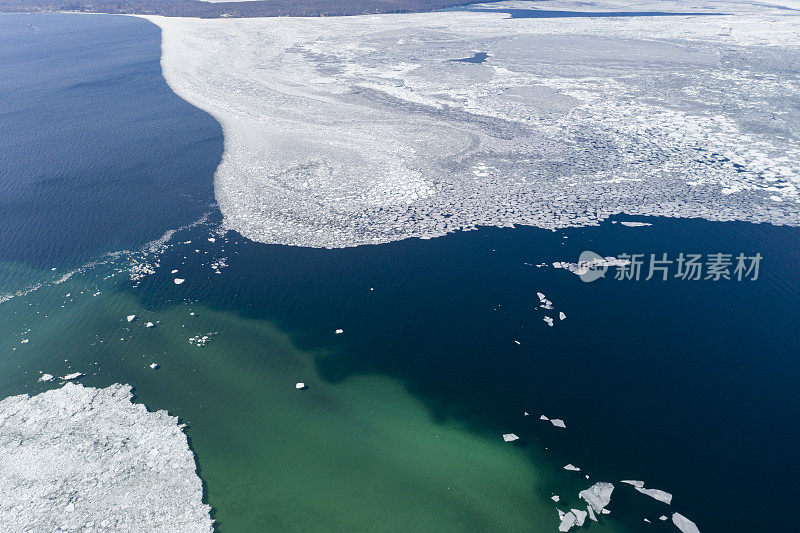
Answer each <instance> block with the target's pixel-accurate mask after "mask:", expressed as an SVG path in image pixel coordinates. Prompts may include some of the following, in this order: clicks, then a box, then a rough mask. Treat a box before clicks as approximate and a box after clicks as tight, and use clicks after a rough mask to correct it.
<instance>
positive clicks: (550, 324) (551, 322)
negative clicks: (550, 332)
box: [542, 316, 553, 328]
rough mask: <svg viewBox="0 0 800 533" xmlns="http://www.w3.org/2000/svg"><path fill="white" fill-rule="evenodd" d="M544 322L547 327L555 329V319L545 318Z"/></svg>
mask: <svg viewBox="0 0 800 533" xmlns="http://www.w3.org/2000/svg"><path fill="white" fill-rule="evenodd" d="M542 320H544V321H545V322H546V323H547V325H548V326H550V327H551V328H552V327H553V319H552V317H549V316H545V317H543V318H542Z"/></svg>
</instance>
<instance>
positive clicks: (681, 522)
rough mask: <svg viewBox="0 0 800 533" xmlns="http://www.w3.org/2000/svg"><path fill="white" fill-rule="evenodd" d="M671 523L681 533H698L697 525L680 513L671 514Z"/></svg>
mask: <svg viewBox="0 0 800 533" xmlns="http://www.w3.org/2000/svg"><path fill="white" fill-rule="evenodd" d="M672 523H673V524H675V527H677V528H678V529H680V530H681V531H682V532H683V533H700V530H699V529H697V525H696V524H695V523H694V522H692V521H691V520H689V519H688V518H686V517H685V516H683V515H682V514H680V513H673V514H672Z"/></svg>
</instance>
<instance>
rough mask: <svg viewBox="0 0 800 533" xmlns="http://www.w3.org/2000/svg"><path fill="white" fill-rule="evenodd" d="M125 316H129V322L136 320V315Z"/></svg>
mask: <svg viewBox="0 0 800 533" xmlns="http://www.w3.org/2000/svg"><path fill="white" fill-rule="evenodd" d="M125 318H127V319H128V322H133V321H134V320H136V315H128V316H127V317H125Z"/></svg>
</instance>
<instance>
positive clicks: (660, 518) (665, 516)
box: [658, 514, 669, 522]
mask: <svg viewBox="0 0 800 533" xmlns="http://www.w3.org/2000/svg"><path fill="white" fill-rule="evenodd" d="M658 519H659V520H661V521H662V522H666V521H667V520H669V518H667V515H664V514H662V515H661V516H659V517H658Z"/></svg>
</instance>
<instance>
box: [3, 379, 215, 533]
mask: <svg viewBox="0 0 800 533" xmlns="http://www.w3.org/2000/svg"><path fill="white" fill-rule="evenodd" d="M131 398H132V394H131V387H130V385H119V384H116V385H112V386H110V387H107V388H105V389H95V388H89V387H83V386H81V385H76V384H73V383H68V384H66V385H64V386H63V387H62V388H60V389H54V390H50V391H47V392H43V393H41V394H38V395H36V396H33V397H30V396H28V395H27V394H22V395H19V396H12V397H10V398H6V399H5V400H3V401H2V402H0V530H2V531H75V530H81V531H83V530H102V531H186V532H210V531H212V520H211V517H210V515H209V512H210V510H211V508H210V507H209V506H208V505H205V504H203V501H202V499H203V488H202V484H201V481H200V478H199V477H198V476H197V474H196V472H195V468H196V467H195V462H194V456H193V455H192V452H191V450H190V449H189V445H188V442H187V439H186V435H184V434H183V432H182V427H183V426H182V425H180V424H178V419H177V418H176V417H173V416H169V415H168V414H167V413H166V411H156V412H148V411H147V409H146V408H145V407H144V406H143V405H141V404H133V403H131Z"/></svg>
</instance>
